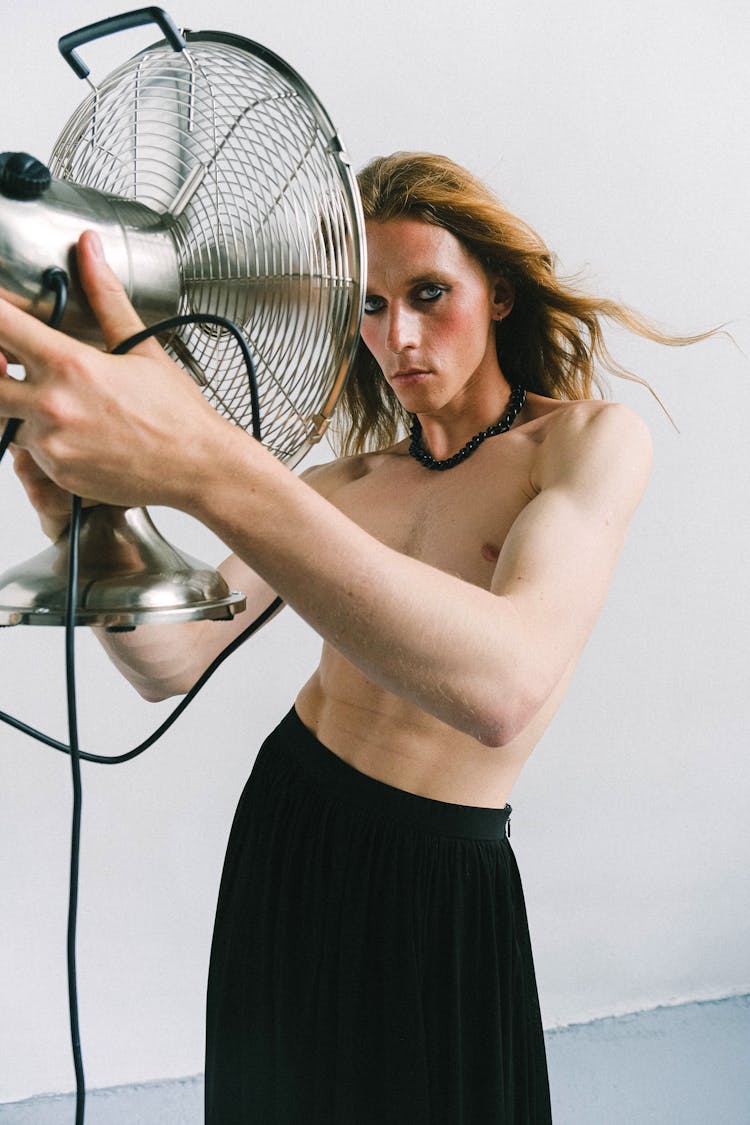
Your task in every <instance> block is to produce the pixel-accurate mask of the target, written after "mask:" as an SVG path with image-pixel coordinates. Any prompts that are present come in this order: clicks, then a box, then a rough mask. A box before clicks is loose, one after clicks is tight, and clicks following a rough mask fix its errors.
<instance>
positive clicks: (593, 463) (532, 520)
mask: <svg viewBox="0 0 750 1125" xmlns="http://www.w3.org/2000/svg"><path fill="white" fill-rule="evenodd" d="M650 466H651V440H650V436H649V433H648V430H647V429H646V426H645V425H644V423H643V422H642V421H641V420H640V419H639V418H638V417H637V416H636V415H635V414H633V413H632V412H631V411H630V410H628V409H627V408H626V407H622V406H616V405H614V404H597V405H596V406H595V407H592V406H591V404H581V408H580V409H579V408H578V406H577V404H575V405H573V407H572V409H571V410H570V411H568V410H566V411H564V412H562V413H561V417H560V418H559V424H558V419H555V422H554V424H553V425H552V426H551V428H550V433H549V434H548V436H547V438H546V439H545V441H544V442H543V444H542V447H541V448H540V453H539V456H538V462H537V466H536V470H535V481H534V484H535V487H536V489H537V495H536V496H535V497H534V499H533V500H531V501H530V503H529V504H527V506H526V507H525V508H524V509H523V511H522V512H521V513H520V514H519V516H518V517H517V519H516V520H515V521H514V523H513V526H512V527H511V529H510V532H509V533H508V536H507V537H506V540H505V542H504V544H503V548H502V550H501V552H500V556H499V558H498V563H497V568H496V571H495V575H494V578H493V585H492V589H493V592H494V593H496V594H498V595H500V596H501V597H503V598H504V599H506V601H507V604H508V605H509V606H510V607H512V609H513V610H514V614H515V616H516V618H517V621H518V625H519V630H520V636H521V638H522V645H521V652H522V661H523V663H524V665H525V667H524V669H523V672H524V674H525V677H526V678H527V679H528V681H529V682H530V683H533V684H534V685H535V687H536V692H537V695H539V696H541V698H537V699H535V700H534V704H535V705H537V706H538V705H540V704H541V702H543V700H544V699H545V698H546V697H547V696H548V695H549V693H550V691H552V689H553V688H554V687H555V685H556V684H557V682H558V681H559V680H560V678H561V676H563V675H564V673H565V672H566V670H567V669H568V667H569V666H570V664H571V662H572V661H574V660H575V659H577V657H578V656H579V654H580V652H581V649H582V648H583V646H584V644H585V642H586V640H587V638H588V636H589V634H590V632H591V630H592V628H593V626H594V623H595V621H596V619H597V617H598V614H599V612H600V610H601V608H602V605H603V603H604V600H605V597H606V594H607V591H608V589H609V586H610V582H611V580H612V575H613V573H614V569H615V565H616V563H617V559H618V557H619V554H620V551H621V549H622V546H623V543H624V541H625V536H626V532H627V528H628V524H629V522H630V519H631V516H632V515H633V512H634V511H635V509H636V507H637V505H638V502H639V501H640V498H641V496H642V494H643V490H644V488H645V485H646V481H647V479H648V475H649V471H650Z"/></svg>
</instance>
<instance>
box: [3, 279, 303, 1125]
mask: <svg viewBox="0 0 750 1125" xmlns="http://www.w3.org/2000/svg"><path fill="white" fill-rule="evenodd" d="M42 282H43V284H44V286H45V288H48V289H50V290H52V291H53V292H54V293H55V305H54V308H53V311H52V316H51V318H50V325H51V326H52V327H53V328H56V327H57V326H58V325H59V323H60V320H61V319H62V316H63V313H64V311H65V306H66V303H67V294H68V277H67V275H66V274H65V272H64V271H63V270H60V269H57V268H52V269H48V270H46V271H45V273H44V275H43V278H42ZM188 324H213V325H215V326H217V327H221V328H224V329H226V330H227V331H229V332H230V333H231V334H232V336H233V337H234V339H235V341H236V343H237V345H238V347H239V348H240V351H241V352H242V356H243V359H244V361H245V366H246V369H247V375H248V383H249V389H250V401H251V408H252V431H253V436H254V437H255V438H256V440H258V441H260V440H261V425H260V401H259V396H258V385H257V377H256V372H255V365H254V363H253V359H252V355H251V353H250V349H249V347H248V345H247V341H246V340H245V338H244V336H243V335H242V333H241V332H240V330H239V329H238V328H237V326H236V325H235V324H233V323H232V321H230V320H227V319H226V318H225V317H222V316H216V315H214V314H211V313H206V314H201V313H196V314H186V315H183V316H175V317H170V318H169V319H167V320H163V321H160V322H159V323H158V324H154V325H152V326H151V327H150V328H146V329H144V330H143V331H141V332H137V333H135V334H134V335H133V336H130V337H129V338H128V339H127V340H123V341H122V342H121V343H120V344H118V345H117V347H115V348H113V350H112V354H113V355H124V354H125V353H127V352H129V351H130V350H131V349H132V348H134V347H136V346H137V345H138V344H141V343H143V342H144V340H148V339H150V338H151V337H152V336H156V335H159V334H161V333H163V332H168V331H171V330H173V329H174V328H178V327H184V326H186V325H188ZM19 425H20V420H19V419H17V418H11V419H9V421H8V422H7V424H6V426H5V429H4V431H3V434H2V437H1V438H0V461H2V458H3V456H4V455H5V452H6V451H7V449H8V446H9V445H10V444H11V442H12V440H13V438H14V436H15V434H16V432H17V430H18V427H19ZM80 525H81V499H80V497H78V496H73V497H72V502H71V519H70V530H69V553H68V591H67V599H66V607H65V672H66V695H67V711H68V740H69V741H68V745H66V744H65V743H62V742H59V741H58V740H57V739H53V738H50V737H49V736H48V735H45V734H43V733H42V732H41V731H37V730H35V729H34V728H33V727H30V726H28V725H27V724H25V723H22V722H21V721H20V720H18V719H15V718H14V717H13V716H11V715H7V714H6V713H5V712H3V711H0V721H2V722H5V723H7V724H8V725H10V726H12V727H15V729H17V730H19V731H21V732H23V733H25V734H28V735H29V736H30V737H32V738H35V739H36V740H37V741H40V742H42V743H45V744H46V745H47V746H50V747H52V748H53V749H55V750H59V751H61V752H62V753H65V754H69V755H70V761H71V774H72V782H73V815H72V826H71V847H70V881H69V896H68V927H67V965H68V1009H69V1016H70V1038H71V1046H72V1051H73V1064H74V1069H75V1076H76V1118H75V1125H83V1121H84V1112H85V1100H86V1085H85V1078H84V1072H83V1056H82V1051H81V1042H80V1027H79V1019H78V983H77V969H76V923H77V917H78V882H79V866H80V841H81V812H82V805H83V786H82V780H81V761H89V762H97V763H99V764H105V765H117V764H121V763H123V762H127V761H130V760H131V759H132V758H135V757H137V756H138V755H139V754H142V753H143V752H144V751H145V750H147V749H148V748H149V747H150V746H153V744H154V743H155V742H157V741H158V739H159V738H161V736H162V735H163V734H164V733H165V732H166V731H167V730H168V729H169V727H171V726H172V724H173V723H174V722H175V721H176V720H177V718H179V716H180V715H181V714H182V712H183V711H184V710H185V709H186V708H187V707H188V705H189V704H190V703H191V702H192V700H193V699H194V698H195V696H196V695H197V694H198V692H199V691H200V690H201V688H202V687H203V686H204V685H205V684H206V683H207V682H208V680H209V679H210V678H211V676H212V675H213V674H214V672H215V671H216V670H217V668H219V666H220V665H221V664H223V662H224V661H225V660H226V659H227V657H229V656H230V655H231V654H232V653H233V652H234V651H235V650H236V649H237V648H239V646H240V645H241V644H242V643H243V642H244V641H246V640H247V639H248V638H249V637H251V636H252V635H253V633H255V632H256V631H257V630H258V629H259V628H260V627H261V626H262V625H263V624H265V622H266V621H268V619H269V618H270V617H272V616H273V614H274V613H276V612H277V610H278V609H280V608H281V606H282V605H283V604H284V603H283V601H282V599H281V598H278V597H277V598H275V599H274V601H273V602H272V603H271V604H270V605H269V606H267V608H266V609H265V610H263V612H262V613H260V614H259V615H258V617H256V619H255V620H254V621H253V622H252V623H251V624H250V625H248V626H247V627H246V628H245V629H244V630H243V631H242V632H241V633H240V634H239V635H238V636H237V637H235V639H234V640H233V641H231V642H230V644H228V645H227V646H226V648H224V649H223V650H222V651H221V652H220V653H219V655H218V656H217V657H215V659H214V660H213V661H212V662H211V664H209V666H208V667H207V668H206V670H205V671H204V672H203V674H202V675H201V676H200V677H199V679H198V680H197V681H196V683H195V684H194V685H193V687H192V688H191V689H190V691H189V692H188V693H187V694H186V695H185V696H184V698H183V699H182V700H181V701H180V702H179V703H178V705H177V706H176V707H175V708H174V710H173V711H172V712H171V713H170V714H169V715H168V716H167V718H166V719H165V720H164V722H163V723H161V725H160V726H159V727H157V729H156V730H155V731H154V732H153V733H152V734H151V735H149V737H148V738H146V739H145V740H144V741H143V742H141V743H139V745H138V746H136V747H134V748H133V749H132V750H130V751H128V752H126V753H124V754H118V755H101V754H90V753H86V752H84V751H82V750H81V748H80V745H79V740H78V713H77V710H78V709H77V702H76V684H75V623H76V612H77V601H78V596H77V595H78V548H79V539H80Z"/></svg>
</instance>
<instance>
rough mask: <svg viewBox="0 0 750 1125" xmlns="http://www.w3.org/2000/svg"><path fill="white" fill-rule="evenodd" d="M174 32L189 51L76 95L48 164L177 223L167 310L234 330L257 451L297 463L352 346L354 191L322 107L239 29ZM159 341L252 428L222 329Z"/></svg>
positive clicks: (357, 257)
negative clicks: (252, 386) (176, 298)
mask: <svg viewBox="0 0 750 1125" xmlns="http://www.w3.org/2000/svg"><path fill="white" fill-rule="evenodd" d="M185 37H186V39H187V41H188V48H187V49H186V50H185V51H183V52H181V53H175V52H174V51H172V49H171V48H170V47H167V46H164V45H156V46H154V47H151V48H149V49H148V50H146V51H144V52H142V53H141V54H140V55H137V56H135V58H134V59H131V60H129V61H128V62H127V63H125V64H123V66H121V67H120V68H118V69H117V70H116V71H114V72H113V73H112V74H111V75H109V77H108V78H107V79H105V80H104V82H103V83H102V84H101V85H100V86H99V87H98V88H97V89H96V90H95V91H94V92H92V93H91V94H90V95H89V96H88V97H87V98H86V99H85V101H84V102H83V103H82V104H81V105H80V106H79V108H78V110H77V111H76V112H75V114H74V115H73V117H72V118H71V119H70V121H69V122H68V125H67V126H66V128H65V129H64V131H63V133H62V134H61V136H60V139H59V141H58V142H57V144H56V146H55V149H54V151H53V154H52V158H51V167H52V171H53V173H54V174H55V175H58V176H60V177H61V178H63V179H68V180H72V181H75V182H76V183H79V184H83V185H85V186H88V187H93V188H96V189H97V190H99V191H103V192H107V193H109V194H112V195H115V196H118V197H119V198H121V199H127V200H133V201H136V202H138V203H139V204H144V205H146V206H148V207H150V208H151V209H153V210H154V211H155V212H156V213H157V214H158V215H159V216H160V217H161V216H164V215H165V213H170V214H171V215H172V216H173V219H172V220H171V232H172V235H173V238H174V240H175V244H176V246H177V250H178V259H179V263H180V271H181V293H182V296H181V303H180V308H179V309H178V310H177V312H179V313H193V312H212V313H216V314H218V315H222V316H225V317H228V318H229V319H230V320H232V321H233V322H234V323H235V324H237V325H238V326H239V327H240V328H242V330H243V331H244V332H245V334H246V336H247V338H248V341H249V343H250V346H251V349H252V352H253V355H254V358H255V360H256V364H257V375H258V386H259V394H260V400H261V411H262V418H263V433H264V443H265V444H266V446H267V447H268V448H269V449H270V450H271V451H272V452H273V453H275V454H276V455H277V456H278V457H280V458H281V459H282V460H285V461H287V462H291V463H294V462H296V461H297V460H299V458H300V457H301V456H303V455H304V453H305V452H306V450H307V449H308V448H309V445H310V442H311V441H313V440H315V439H316V438H317V436H318V432H319V431H320V430H322V429H323V428H325V422H326V420H327V418H328V416H329V415H330V413H331V412H332V410H333V407H334V405H335V402H336V399H337V398H338V396H339V394H340V392H341V389H342V387H343V383H344V380H345V377H346V374H347V371H348V368H349V364H350V362H351V358H352V355H353V353H354V348H355V346H356V341H357V333H358V328H359V319H360V316H361V311H362V300H363V284H362V279H361V275H362V272H363V270H362V258H363V235H362V229H363V226H362V219H361V211H360V206H359V197H358V194H357V189H356V184H355V183H354V180H353V177H352V175H351V172H350V169H349V166H348V161H347V159H346V156H345V154H343V152H342V150H341V145H340V142H339V141H338V137H337V136H336V134H335V131H334V129H333V126H332V125H331V123H330V121H329V120H328V118H327V116H326V114H325V111H324V110H323V109H322V107H321V106H320V104H319V103H318V102H317V99H316V98H315V95H314V94H312V92H311V91H310V90H309V88H308V87H307V86H306V85H305V83H304V82H303V81H302V79H300V78H299V76H298V75H296V74H295V73H294V72H293V71H291V70H290V69H289V68H288V67H287V66H286V64H285V63H283V62H282V60H280V59H278V58H277V57H276V56H273V55H271V54H270V52H268V51H266V50H265V49H264V48H262V47H259V46H258V45H257V44H254V43H251V42H250V41H249V40H243V39H238V38H237V37H234V36H223V35H221V34H220V33H216V32H196V33H190V32H186V33H185ZM165 344H166V347H167V350H168V351H169V352H170V353H171V354H172V355H173V356H174V357H175V358H176V359H177V360H178V361H180V362H182V364H183V365H184V366H185V367H186V369H187V370H188V371H189V372H190V373H191V375H192V376H193V378H195V379H196V381H197V382H198V383H199V385H200V386H201V387H202V390H203V392H204V394H205V395H206V397H207V398H208V399H209V401H210V402H211V403H212V405H213V406H214V407H215V408H216V410H217V411H219V413H221V414H222V415H224V416H225V417H227V418H229V419H230V420H231V421H233V422H235V423H236V424H237V425H239V426H242V427H243V428H246V429H248V428H249V427H250V421H251V412H250V396H249V392H248V387H247V379H246V373H245V367H244V364H243V362H242V360H241V357H238V355H237V352H236V348H235V346H234V344H233V341H232V338H231V336H230V335H229V334H228V333H226V332H224V331H222V330H216V329H214V328H204V327H195V326H191V327H188V328H185V329H183V330H180V333H179V335H175V336H173V337H171V338H170V339H169V340H167V341H165Z"/></svg>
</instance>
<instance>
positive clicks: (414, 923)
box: [206, 711, 551, 1125]
mask: <svg viewBox="0 0 750 1125" xmlns="http://www.w3.org/2000/svg"><path fill="white" fill-rule="evenodd" d="M509 815H510V806H506V807H505V808H504V809H499V810H498V809H481V808H473V807H466V806H462V805H453V804H447V803H444V802H440V801H432V800H429V799H427V798H425V797H418V796H414V795H413V794H410V793H405V792H403V791H402V790H400V789H394V788H393V787H391V786H389V785H384V784H383V783H382V782H379V781H375V780H373V779H372V778H370V777H367V776H366V775H364V774H362V773H359V772H358V771H357V770H355V769H353V768H352V767H351V766H349V765H347V764H346V763H345V762H343V761H342V760H341V759H340V758H338V757H337V756H336V755H335V754H333V753H331V751H329V750H327V749H326V748H325V747H324V746H322V745H321V744H320V743H319V742H318V741H317V739H316V738H315V737H314V736H313V735H312V734H311V733H310V731H308V730H307V728H306V727H305V726H304V725H303V724H302V723H301V722H300V720H299V718H298V716H297V714H296V712H294V711H292V712H290V714H289V715H287V717H286V718H285V719H284V720H283V721H282V723H281V724H280V725H279V727H278V728H277V729H276V730H275V731H274V733H273V734H272V735H271V736H270V737H269V738H268V739H267V740H266V742H265V743H264V745H263V747H262V749H261V751H260V754H259V755H258V759H257V761H256V764H255V766H254V768H253V772H252V775H251V777H250V780H249V781H248V783H247V786H246V787H245V790H244V793H243V795H242V798H241V800H240V803H239V807H238V809H237V813H236V816H235V820H234V825H233V827H232V833H231V837H230V841H229V847H228V851H227V857H226V861H225V866H224V873H223V877H222V882H221V890H220V894H219V904H218V910H217V916H216V926H215V931H214V941H213V949H212V954H211V969H210V974H209V988H208V1023H207V1054H206V1125H549V1123H550V1122H551V1114H550V1102H549V1087H548V1082H547V1066H546V1060H545V1053H544V1038H543V1034H542V1025H541V1018H540V1014H539V1002H538V998H537V990H536V982H535V978H534V966H533V961H532V955H531V946H530V943H529V934H528V926H527V921H526V911H525V907H524V900H523V892H522V890H521V883H520V879H519V875H518V869H517V867H516V863H515V859H514V856H513V852H512V851H511V848H510V844H509V842H508V839H507V835H506V826H507V823H508V817H509Z"/></svg>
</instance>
